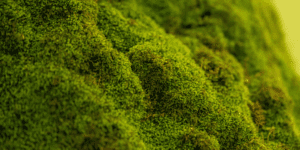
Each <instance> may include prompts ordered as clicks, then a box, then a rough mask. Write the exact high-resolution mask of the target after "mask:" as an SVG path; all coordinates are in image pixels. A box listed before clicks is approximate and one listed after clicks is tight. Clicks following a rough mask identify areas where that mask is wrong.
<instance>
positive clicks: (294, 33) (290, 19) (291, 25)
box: [272, 0, 300, 75]
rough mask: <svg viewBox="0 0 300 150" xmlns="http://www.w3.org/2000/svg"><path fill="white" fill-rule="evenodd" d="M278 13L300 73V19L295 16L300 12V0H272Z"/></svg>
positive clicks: (296, 67)
mask: <svg viewBox="0 0 300 150" xmlns="http://www.w3.org/2000/svg"><path fill="white" fill-rule="evenodd" d="M272 3H273V4H274V6H275V8H276V9H277V12H278V14H279V15H280V18H281V22H282V27H283V30H284V32H285V34H286V43H287V45H288V48H289V51H290V53H291V54H292V56H293V59H294V60H293V61H294V62H293V63H294V67H295V69H296V70H297V73H298V74H299V75H300V50H299V49H300V43H299V34H300V29H299V26H300V21H299V20H298V19H297V18H295V16H297V14H300V9H299V4H300V1H296V0H293V1H292V0H272Z"/></svg>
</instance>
